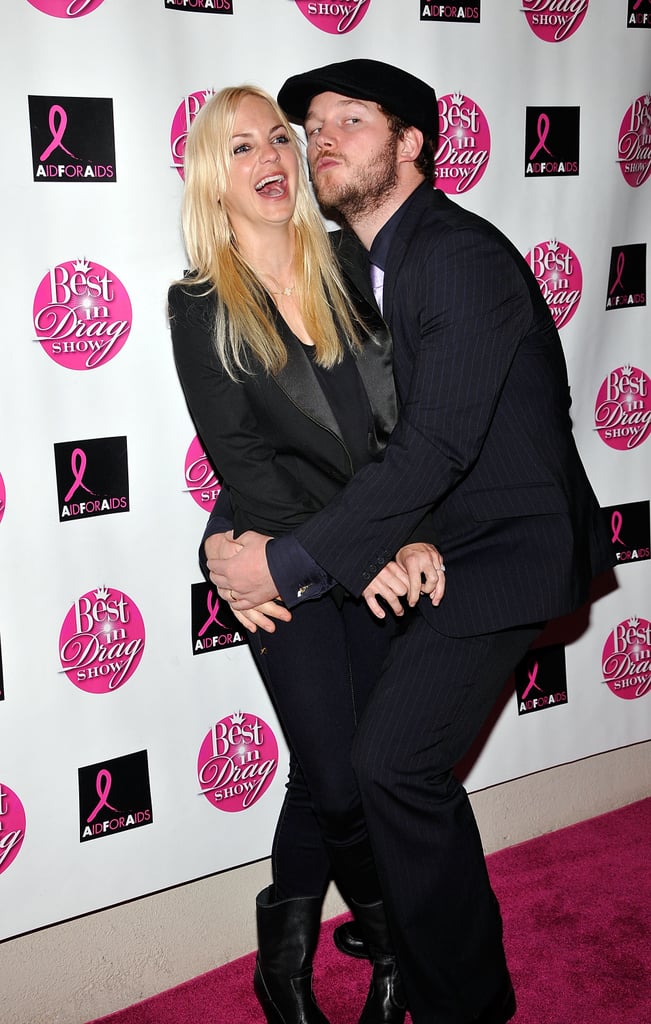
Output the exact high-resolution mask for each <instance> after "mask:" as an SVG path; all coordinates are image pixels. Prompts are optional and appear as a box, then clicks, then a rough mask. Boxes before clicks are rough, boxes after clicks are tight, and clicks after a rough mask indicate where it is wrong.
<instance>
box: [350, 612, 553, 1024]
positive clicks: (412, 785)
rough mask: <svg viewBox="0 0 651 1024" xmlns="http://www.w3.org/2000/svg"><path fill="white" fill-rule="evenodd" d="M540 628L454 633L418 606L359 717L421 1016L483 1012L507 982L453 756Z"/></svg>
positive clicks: (421, 1019)
mask: <svg viewBox="0 0 651 1024" xmlns="http://www.w3.org/2000/svg"><path fill="white" fill-rule="evenodd" d="M422 600H423V599H422ZM541 628H542V624H534V625H531V626H524V627H518V628H514V629H509V630H504V631H501V632H498V633H491V634H484V635H481V636H470V637H447V636H443V635H441V634H440V633H437V632H436V631H435V630H434V629H433V628H432V627H431V626H430V625H429V624H428V623H427V622H426V620H425V618H424V617H423V616H421V615H417V616H416V617H415V620H414V621H412V622H411V623H410V626H409V629H407V630H406V632H405V633H404V634H403V635H401V636H399V637H397V638H396V639H395V640H394V641H393V643H392V646H391V652H390V654H389V658H388V660H387V662H386V663H385V666H384V669H383V671H382V674H381V677H380V680H379V682H378V685H377V686H376V688H375V690H374V692H373V694H372V696H371V698H370V701H369V703H368V705H367V707H366V709H365V711H364V714H363V716H362V719H361V722H360V723H359V726H358V730H357V734H356V737H355V741H354V746H353V764H354V768H355V772H356V775H357V779H358V782H359V786H360V791H361V795H362V802H363V807H364V813H365V815H366V821H367V826H368V830H369V834H370V838H371V843H372V847H373V853H374V856H375V860H376V864H377V869H378V873H379V876H380V882H381V885H382V891H383V894H384V899H385V904H386V908H387V914H388V917H389V921H390V924H391V928H392V932H393V938H394V942H395V945H396V950H397V954H398V959H399V963H400V970H401V974H402V976H403V980H404V983H405V988H406V992H407V997H408V1005H409V1008H410V1011H411V1014H412V1019H413V1021H414V1024H470V1022H471V1021H473V1020H476V1019H479V1020H482V1021H483V1020H484V1019H485V1018H484V1017H483V1016H482V1013H483V1012H484V1010H485V1008H486V1007H487V1006H489V1004H490V1003H491V1001H492V1000H493V999H494V998H495V997H496V996H497V994H498V992H499V990H500V989H502V988H503V987H504V986H505V985H506V984H508V972H507V967H506V961H505V957H504V950H503V945H502V922H501V916H500V912H499V907H498V903H497V900H496V898H495V896H494V894H493V892H492V890H491V887H490V883H489V879H488V873H487V870H486V862H485V859H484V854H483V850H482V844H481V839H480V836H479V832H478V829H477V825H476V822H475V818H474V815H473V812H472V808H471V806H470V801H469V800H468V796H467V794H466V791H465V789H464V788H463V786H462V785H461V783H460V782H459V781H458V780H457V779H456V778H455V775H454V766H455V765H456V764H457V763H458V762H459V761H460V759H461V758H462V757H463V756H464V754H466V753H467V751H468V749H469V748H470V746H471V745H472V743H473V741H474V740H475V738H476V737H477V735H478V733H479V731H480V730H481V727H482V725H483V723H484V722H485V720H486V718H487V716H488V714H489V712H490V711H491V708H492V707H493V705H494V704H495V702H496V700H497V698H498V697H499V695H500V692H501V691H502V689H503V688H504V686H505V683H506V680H507V679H508V677H509V675H510V673H511V672H512V670H513V669H514V667H515V666H516V664H517V663H518V661H519V660H520V658H521V657H522V656H523V655H524V653H525V651H526V650H527V648H528V647H529V645H530V644H531V642H532V641H533V639H534V638H535V637H536V636H537V635H538V633H539V632H540V629H541ZM486 1019H487V1021H488V1020H489V1019H490V1018H486Z"/></svg>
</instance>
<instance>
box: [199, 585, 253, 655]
mask: <svg viewBox="0 0 651 1024" xmlns="http://www.w3.org/2000/svg"><path fill="white" fill-rule="evenodd" d="M246 643H248V640H247V636H246V633H245V631H244V628H243V626H241V625H240V623H239V622H238V621H237V619H236V618H235V616H234V615H233V613H232V611H231V609H230V607H229V605H228V602H227V601H221V600H220V597H219V594H218V593H217V588H216V587H214V586H213V585H212V583H193V584H192V653H193V654H206V653H207V652H208V651H223V650H225V649H227V648H231V647H239V646H240V645H241V644H246Z"/></svg>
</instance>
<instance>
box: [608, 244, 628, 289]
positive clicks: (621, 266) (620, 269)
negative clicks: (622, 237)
mask: <svg viewBox="0 0 651 1024" xmlns="http://www.w3.org/2000/svg"><path fill="white" fill-rule="evenodd" d="M625 263H626V257H625V256H624V250H622V251H621V252H620V254H619V256H618V257H617V277H616V278H615V280H614V281H613V286H612V288H611V289H610V291H609V292H608V294H609V295H612V294H613V292H614V291H615V288H617V287H618V286H619V287H620V288H623V287H624V285H623V284H622V272H623V270H624V264H625Z"/></svg>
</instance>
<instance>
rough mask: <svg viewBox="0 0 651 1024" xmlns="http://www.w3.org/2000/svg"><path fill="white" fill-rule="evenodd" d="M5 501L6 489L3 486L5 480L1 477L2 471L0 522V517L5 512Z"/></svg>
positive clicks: (0, 520)
mask: <svg viewBox="0 0 651 1024" xmlns="http://www.w3.org/2000/svg"><path fill="white" fill-rule="evenodd" d="M6 503H7V490H6V488H5V482H4V480H3V479H2V473H0V523H1V522H2V517H3V516H4V514H5V508H6Z"/></svg>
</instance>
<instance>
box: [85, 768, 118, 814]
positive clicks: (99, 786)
mask: <svg viewBox="0 0 651 1024" xmlns="http://www.w3.org/2000/svg"><path fill="white" fill-rule="evenodd" d="M112 782H113V779H112V778H111V773H110V772H109V771H108V770H107V769H106V768H102V770H101V771H99V772H98V773H97V779H96V780H95V789H96V790H97V795H98V797H99V803H98V805H97V807H96V808H95V810H94V811H93V812H92V814H89V816H88V817H87V819H86V821H87V822H88V824H89V825H90V823H91V821H94V820H95V818H96V817H97V815H98V814H99V812H100V811H101V809H102V807H108V809H109V811H115V813H116V814H117V810H118V809H117V807H113V805H112V804H110V803H109V802H108V795H109V793H110V792H111V784H112Z"/></svg>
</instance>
